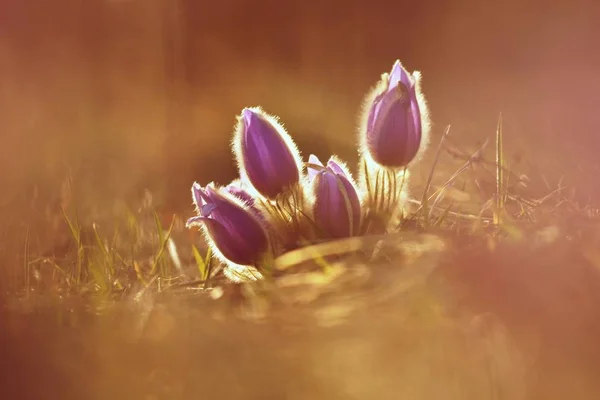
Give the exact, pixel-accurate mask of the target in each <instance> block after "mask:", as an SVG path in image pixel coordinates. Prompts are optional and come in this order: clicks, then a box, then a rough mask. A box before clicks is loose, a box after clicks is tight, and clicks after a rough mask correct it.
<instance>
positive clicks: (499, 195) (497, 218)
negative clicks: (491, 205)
mask: <svg viewBox="0 0 600 400" xmlns="http://www.w3.org/2000/svg"><path fill="white" fill-rule="evenodd" d="M502 140H503V138H502V114H500V116H499V117H498V127H497V129H496V207H495V210H494V224H495V225H497V226H498V225H501V224H502V214H503V213H504V176H503V175H504V165H503V164H504V155H503V148H502Z"/></svg>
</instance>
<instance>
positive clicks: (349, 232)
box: [308, 155, 361, 238]
mask: <svg viewBox="0 0 600 400" xmlns="http://www.w3.org/2000/svg"><path fill="white" fill-rule="evenodd" d="M308 162H309V164H313V165H315V166H321V168H318V167H317V168H315V167H313V166H310V165H309V166H308V178H309V180H310V182H311V183H312V194H313V197H314V203H313V207H312V211H313V216H314V219H315V222H316V224H317V225H318V226H319V228H321V229H322V230H323V232H325V233H326V234H327V235H329V236H330V237H332V238H342V237H348V236H353V235H355V234H356V233H357V232H358V230H359V226H360V220H361V208H360V201H359V199H358V194H357V191H356V187H355V186H354V184H353V183H352V177H351V176H350V173H349V172H348V170H347V169H346V168H345V166H344V165H343V164H342V163H340V162H338V161H337V160H336V159H335V158H334V157H331V158H330V159H329V161H328V162H327V167H323V164H322V163H321V161H320V160H319V159H318V158H317V157H316V156H315V155H311V156H310V157H309V159H308Z"/></svg>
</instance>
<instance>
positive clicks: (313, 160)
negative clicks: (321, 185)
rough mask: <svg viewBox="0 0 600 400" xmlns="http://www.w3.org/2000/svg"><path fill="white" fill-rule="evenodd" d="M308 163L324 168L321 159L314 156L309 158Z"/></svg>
mask: <svg viewBox="0 0 600 400" xmlns="http://www.w3.org/2000/svg"><path fill="white" fill-rule="evenodd" d="M308 163H309V164H315V165H320V166H323V163H322V162H321V160H319V157H317V156H315V155H314V154H311V155H310V156H308ZM309 168H310V167H309Z"/></svg>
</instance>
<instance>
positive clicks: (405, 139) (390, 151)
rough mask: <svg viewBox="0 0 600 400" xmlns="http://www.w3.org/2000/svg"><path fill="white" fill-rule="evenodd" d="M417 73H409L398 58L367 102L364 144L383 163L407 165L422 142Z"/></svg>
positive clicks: (396, 165)
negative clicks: (370, 99)
mask: <svg viewBox="0 0 600 400" xmlns="http://www.w3.org/2000/svg"><path fill="white" fill-rule="evenodd" d="M418 77H419V75H418V74H412V75H411V74H409V73H408V72H407V71H406V70H405V69H404V68H403V67H402V64H401V63H400V61H399V60H397V61H396V62H395V63H394V66H393V67H392V70H391V72H390V73H389V74H384V75H383V76H382V79H381V81H380V82H379V85H378V87H377V88H376V89H375V93H374V94H375V96H374V98H373V99H372V102H370V104H368V107H369V108H368V115H367V121H366V129H365V130H366V132H365V142H366V143H365V147H366V149H367V151H368V152H369V154H370V156H371V158H372V159H373V160H374V161H375V162H376V163H378V164H380V165H382V166H384V167H389V168H402V167H406V166H407V165H408V163H410V162H411V161H412V160H413V158H415V156H416V155H417V152H418V151H419V148H420V146H421V140H422V133H423V126H422V125H423V121H422V115H421V110H420V108H419V103H418V96H417V80H418Z"/></svg>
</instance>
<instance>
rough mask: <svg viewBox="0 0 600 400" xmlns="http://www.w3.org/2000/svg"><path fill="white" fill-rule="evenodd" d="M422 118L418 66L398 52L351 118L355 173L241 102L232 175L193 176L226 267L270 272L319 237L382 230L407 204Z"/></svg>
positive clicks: (425, 126) (200, 213)
mask: <svg viewBox="0 0 600 400" xmlns="http://www.w3.org/2000/svg"><path fill="white" fill-rule="evenodd" d="M428 131H429V120H428V113H427V107H426V103H425V101H424V98H423V95H422V94H421V91H420V74H419V73H418V72H413V73H412V74H410V73H408V72H407V71H406V69H404V67H403V66H402V64H401V63H400V61H396V62H395V63H394V65H393V67H392V70H391V71H390V73H385V74H383V75H382V76H381V79H380V81H379V82H378V83H377V85H376V86H375V87H374V88H373V89H372V90H371V91H370V92H369V94H368V95H367V96H366V99H365V102H364V105H363V112H362V116H361V122H360V128H359V152H360V162H359V166H358V181H355V180H354V178H353V177H352V174H351V172H350V170H349V169H348V168H347V166H346V164H345V163H344V162H343V161H342V160H340V159H339V158H338V157H337V156H335V155H332V156H331V157H330V158H329V160H328V161H327V163H326V164H325V165H324V164H323V163H322V162H321V161H320V160H319V158H318V157H317V156H315V155H310V156H309V157H308V160H307V162H306V163H303V162H302V157H301V155H300V152H299V150H298V148H297V146H296V145H295V143H294V141H293V139H292V137H291V136H290V135H289V134H288V133H287V131H286V129H285V128H284V126H283V124H282V123H281V122H280V121H279V119H278V118H277V117H275V116H273V115H270V114H268V113H267V112H266V111H265V110H263V109H262V108H260V107H250V108H244V109H243V110H242V112H241V113H240V115H239V117H238V121H237V125H236V127H235V129H234V135H233V140H232V149H233V153H234V156H235V159H236V161H237V165H238V170H239V179H236V180H234V181H233V182H231V183H230V184H228V185H226V186H223V187H217V186H216V185H215V184H214V183H210V184H208V185H206V186H205V187H202V186H200V185H199V184H198V183H194V184H193V186H192V198H193V201H194V204H195V206H196V213H197V216H195V217H192V218H190V219H189V220H188V222H187V226H188V227H193V226H199V227H200V228H201V229H202V231H203V232H204V236H205V238H206V241H207V242H208V244H209V245H210V246H211V248H212V250H213V252H214V254H216V256H217V257H218V259H219V260H220V261H221V262H223V264H225V266H226V272H227V269H228V268H229V269H231V270H235V271H240V270H244V269H246V270H248V271H252V274H251V275H252V276H253V277H261V276H264V275H265V274H266V275H268V274H270V272H271V271H270V268H271V264H272V260H274V259H275V258H276V257H278V256H279V255H281V254H283V253H285V252H287V251H290V250H293V249H297V248H299V247H303V246H306V245H309V244H312V243H317V242H320V241H327V240H332V239H341V238H346V237H352V236H359V235H370V234H373V233H385V232H388V231H389V230H390V229H392V227H394V226H396V225H397V221H398V220H399V218H402V215H403V208H404V206H405V199H406V190H407V179H408V167H409V166H410V165H411V164H412V163H414V161H415V160H416V159H418V157H419V155H420V153H421V152H422V151H423V149H424V147H425V146H426V144H427V136H428Z"/></svg>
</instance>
